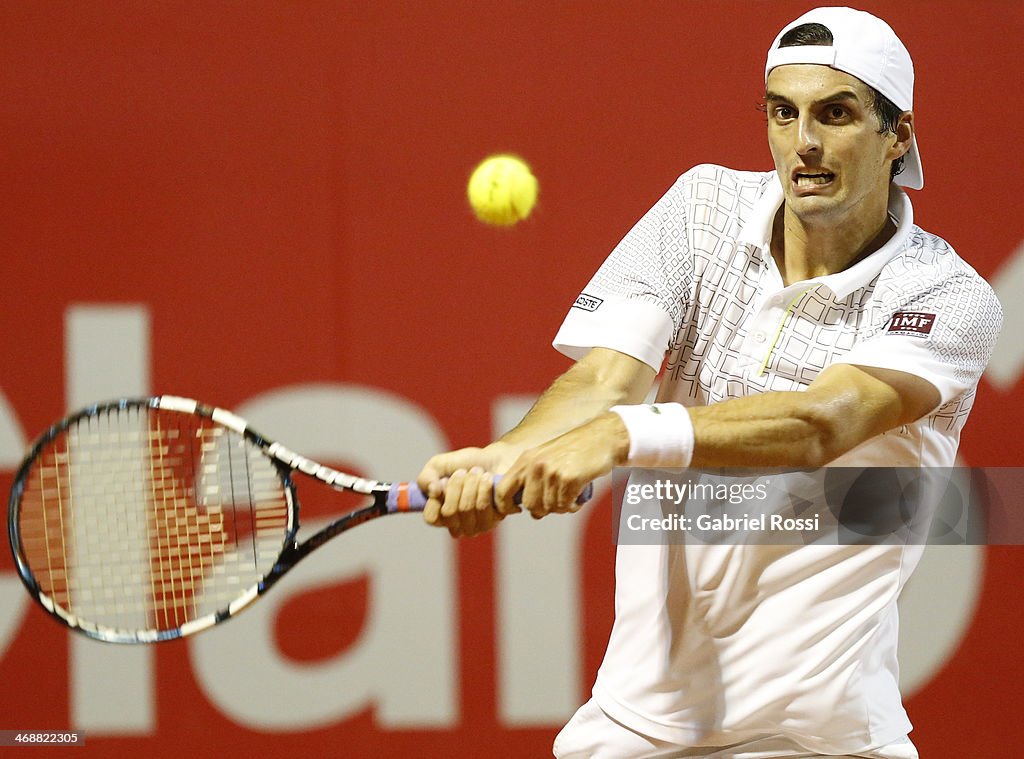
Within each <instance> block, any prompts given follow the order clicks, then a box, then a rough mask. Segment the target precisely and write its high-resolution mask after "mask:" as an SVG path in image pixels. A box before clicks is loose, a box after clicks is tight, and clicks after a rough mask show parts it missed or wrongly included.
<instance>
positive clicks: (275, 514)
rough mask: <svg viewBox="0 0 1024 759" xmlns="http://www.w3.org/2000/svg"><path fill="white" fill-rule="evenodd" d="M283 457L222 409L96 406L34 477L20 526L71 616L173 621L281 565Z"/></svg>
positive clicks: (40, 462)
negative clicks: (218, 419) (279, 464)
mask: <svg viewBox="0 0 1024 759" xmlns="http://www.w3.org/2000/svg"><path fill="white" fill-rule="evenodd" d="M290 508H291V507H290V500H289V496H288V494H287V492H286V489H285V487H284V485H283V483H282V482H281V478H280V475H279V473H278V471H277V468H276V467H275V466H274V464H273V463H272V462H271V461H270V460H269V459H268V458H267V457H266V456H265V455H264V454H263V453H262V452H261V451H260V449H259V448H258V447H257V446H255V445H254V444H252V443H251V442H249V441H248V440H247V439H246V438H245V437H244V436H242V435H240V434H238V433H236V432H234V431H231V430H228V429H226V428H224V427H221V426H218V425H216V424H214V423H213V422H211V421H210V420H207V419H204V418H200V417H194V416H190V415H187V414H180V413H175V412H167V411H159V410H155V409H151V408H148V407H147V408H128V409H117V410H111V411H109V412H104V413H102V414H100V415H97V416H93V417H86V418H83V419H81V420H79V422H77V423H75V424H73V425H72V426H71V427H69V428H68V429H67V430H66V431H65V432H64V433H62V434H60V435H58V436H57V437H56V438H55V439H54V440H52V441H51V443H50V444H49V445H48V446H46V448H45V450H43V451H42V452H41V454H40V455H39V456H38V457H37V459H36V461H35V464H34V468H33V471H32V472H31V476H29V477H27V478H26V480H25V490H24V493H23V495H22V499H21V504H20V511H19V522H20V524H19V526H20V531H21V537H22V552H23V555H24V557H25V561H26V563H27V565H28V566H29V568H30V569H31V571H32V573H33V574H34V576H35V578H36V581H37V582H38V584H39V586H40V589H41V591H42V592H43V593H44V594H45V595H47V596H48V597H49V598H50V600H51V601H52V603H53V604H54V605H55V606H57V607H58V608H59V609H61V610H63V612H64V613H65V614H66V615H67V616H70V617H75V618H77V619H78V620H85V621H87V622H88V623H89V624H91V625H95V626H97V627H105V628H112V629H117V630H161V631H162V630H172V629H174V628H178V627H181V626H182V625H184V624H187V623H189V622H192V621H195V620H197V619H200V618H202V617H205V616H208V615H213V614H216V613H217V612H218V611H221V610H223V609H225V608H227V606H228V605H229V604H230V603H231V602H232V601H233V600H235V599H236V598H238V597H239V596H240V595H241V594H242V593H243V592H244V591H246V590H247V589H248V588H251V587H252V586H254V585H255V584H256V583H258V582H259V580H260V579H261V578H262V577H263V576H264V575H266V574H267V572H269V570H270V568H271V567H272V566H273V565H274V563H275V561H276V559H277V556H278V555H279V553H280V551H281V548H282V545H283V541H284V539H285V537H286V536H287V534H288V531H289V527H290V524H291V517H290Z"/></svg>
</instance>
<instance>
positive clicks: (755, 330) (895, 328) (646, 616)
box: [554, 165, 1002, 754]
mask: <svg viewBox="0 0 1024 759" xmlns="http://www.w3.org/2000/svg"><path fill="white" fill-rule="evenodd" d="M782 200H783V193H782V187H781V185H780V183H779V181H778V178H777V176H776V174H775V173H774V172H769V173H755V172H740V171H733V170H730V169H725V168H722V167H719V166H711V165H703V166H697V167H695V168H694V169H692V170H690V171H689V172H687V173H686V174H684V175H683V176H682V177H680V179H679V180H678V181H677V182H676V184H675V185H673V187H672V188H671V189H670V190H669V191H668V192H667V193H666V194H665V195H664V197H662V198H661V200H659V201H658V202H657V203H656V204H655V205H654V207H653V208H652V209H651V210H650V211H649V212H648V213H647V214H645V215H644V217H643V218H642V219H641V220H640V221H639V222H638V223H637V224H636V226H635V227H634V228H633V229H632V230H631V231H630V232H629V233H628V234H627V235H626V237H625V238H624V239H623V240H622V242H621V243H620V244H619V245H618V246H617V247H616V248H615V250H614V251H613V252H612V254H611V255H610V256H609V258H608V259H607V260H606V261H605V263H604V264H603V265H602V266H601V268H600V269H599V270H598V272H597V273H596V275H595V276H594V278H593V279H592V280H591V282H590V283H589V284H588V285H587V287H586V288H585V290H584V292H583V293H582V294H581V295H580V297H579V298H578V299H577V301H576V303H575V304H574V306H573V308H571V309H570V311H569V314H568V316H567V317H566V319H565V321H564V323H563V324H562V327H561V329H560V330H559V331H558V334H557V336H556V337H555V341H554V344H555V346H556V347H557V348H558V349H559V350H561V351H562V352H564V353H566V354H567V355H569V356H570V357H573V358H580V357H582V355H583V354H585V353H586V352H587V350H589V349H590V348H593V347H604V348H611V349H614V350H617V351H621V352H623V353H626V354H628V355H631V356H634V357H635V358H637V359H639V360H641V361H643V362H645V363H647V364H648V365H650V366H652V367H654V368H655V369H656V370H658V369H661V367H662V364H663V362H664V360H665V356H666V354H667V363H666V364H665V367H664V373H663V375H662V381H661V386H660V389H659V393H658V400H659V401H662V402H678V403H682V404H684V405H687V406H696V405H706V404H710V403H716V402H719V401H723V400H727V399H729V398H738V397H743V396H747V395H752V394H755V393H763V392H768V391H774V390H796V391H799V390H803V389H805V388H806V387H807V385H809V384H810V383H811V382H812V381H813V380H814V379H815V377H817V376H818V374H819V373H820V372H821V371H822V370H823V369H824V368H825V367H827V366H830V365H832V364H836V363H849V364H857V365H862V366H872V367H880V368H887V369H896V370H900V371H905V372H909V373H912V374H915V375H917V376H920V377H923V378H924V379H926V380H928V381H929V382H931V383H932V384H933V385H934V386H935V387H936V388H937V389H938V391H939V394H940V396H941V400H940V403H939V405H938V406H937V407H936V408H935V409H934V410H933V411H932V412H931V413H930V414H929V415H927V416H926V417H924V418H923V419H921V420H919V421H917V422H915V423H914V424H912V425H906V426H904V427H902V428H900V429H896V430H892V431H890V432H888V433H886V434H884V435H880V436H878V437H876V438H874V439H872V440H869V441H867V442H866V443H864V444H862V445H861V446H859V447H857V448H856V449H854V450H852V451H850V452H849V453H847V454H845V455H844V456H842V457H841V458H840V459H837V460H836V461H834V462H833V465H836V466H890V467H897V466H953V464H954V462H955V455H956V449H957V444H958V441H959V434H960V430H961V429H962V428H963V425H964V423H965V421H966V419H967V415H968V413H969V412H970V409H971V405H972V403H973V399H974V395H975V390H976V387H977V383H978V380H979V378H980V376H981V373H982V371H983V370H984V368H985V366H986V364H987V362H988V360H989V357H990V356H991V353H992V349H993V347H994V344H995V340H996V337H997V336H998V332H999V328H1000V326H1001V322H1002V314H1001V309H1000V307H999V303H998V301H997V300H996V298H995V295H994V293H993V292H992V289H991V288H990V287H989V286H988V284H987V283H986V282H985V281H984V280H983V279H982V278H981V277H980V276H978V274H977V273H976V272H975V271H974V270H973V269H972V268H971V267H970V266H968V265H967V264H966V263H965V262H964V261H963V260H962V259H960V258H959V256H957V254H956V253H955V252H954V251H953V249H952V248H951V247H950V246H949V245H948V244H947V243H946V242H945V241H944V240H942V239H940V238H939V237H936V236H935V235H932V234H929V233H928V232H925V231H924V230H922V229H920V228H919V227H917V226H915V225H914V223H913V208H912V206H911V203H910V199H909V198H908V197H907V196H906V194H905V193H904V192H903V191H902V190H901V189H899V188H898V187H896V186H895V185H892V186H891V193H890V201H889V213H890V216H891V217H892V218H893V220H894V221H895V223H896V224H897V231H896V233H895V234H894V235H893V237H892V238H891V239H890V240H889V241H888V242H887V243H886V245H885V246H883V247H882V248H881V249H879V250H878V251H876V252H875V253H873V254H871V255H870V256H868V257H866V258H864V259H863V260H861V261H859V262H858V263H856V264H855V265H854V266H851V267H850V268H849V269H847V270H845V271H842V272H839V273H837V274H832V275H829V276H825V277H818V278H815V279H811V280H807V281H804V282H798V283H794V284H792V285H790V286H788V287H787V286H785V285H784V283H783V281H782V277H781V275H780V273H779V271H778V268H777V267H776V265H775V262H774V259H773V258H772V256H771V253H770V247H769V243H770V239H771V232H772V223H773V220H774V218H775V215H776V212H777V211H778V209H779V207H780V205H781V203H782ZM921 552H922V547H920V546H908V547H893V546H868V547H865V546H838V547H836V546H832V547H829V546H802V547H795V546H681V545H655V546H647V545H643V546H626V545H621V546H619V548H618V553H617V559H616V599H615V608H616V618H615V625H614V627H613V630H612V634H611V639H610V641H609V644H608V650H607V652H606V654H605V659H604V662H603V663H602V666H601V669H600V671H599V673H598V678H597V682H596V684H595V686H594V697H595V698H596V699H597V701H598V703H599V704H600V705H601V707H602V708H603V709H604V710H605V711H606V712H607V713H608V714H610V715H611V716H612V717H614V718H615V719H617V720H619V721H620V722H622V723H624V724H626V725H628V726H629V727H632V728H634V729H636V730H638V731H640V732H643V733H645V734H647V735H650V736H652V737H654V738H658V739H660V740H665V741H670V742H673V743H676V744H679V745H681V746H691V745H692V746H701V745H728V744H731V743H736V742H739V741H741V740H749V739H752V738H755V737H757V736H760V735H766V734H767V735H775V734H780V733H782V734H786V735H788V736H790V737H791V738H793V739H794V740H795V741H797V742H798V743H800V744H802V745H804V746H805V747H806V748H807V749H808V750H810V751H818V752H821V753H837V754H841V753H848V752H856V751H862V750H865V749H868V748H870V747H873V746H878V745H882V744H884V743H887V742H890V741H892V740H895V739H897V738H899V737H901V736H903V735H905V734H906V733H907V732H908V731H909V730H910V727H911V726H910V722H909V720H908V719H907V716H906V713H905V712H904V710H903V707H902V704H901V699H900V694H899V691H898V687H897V682H898V667H897V664H896V643H897V616H896V599H897V597H898V595H899V592H900V590H901V589H902V587H903V585H904V583H905V582H906V580H907V578H908V577H909V575H910V573H911V572H912V571H913V568H914V566H916V564H917V562H918V560H919V558H920V554H921Z"/></svg>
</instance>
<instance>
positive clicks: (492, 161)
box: [466, 155, 538, 227]
mask: <svg viewBox="0 0 1024 759" xmlns="http://www.w3.org/2000/svg"><path fill="white" fill-rule="evenodd" d="M537 190H538V186H537V179H536V177H534V176H533V172H531V171H530V167H529V166H527V165H526V162H525V161H523V160H522V159H521V158H517V157H515V156H512V155H495V156H491V157H490V158H487V159H486V160H484V161H483V162H482V163H481V164H480V165H479V166H477V167H476V169H475V170H474V171H473V174H472V175H471V176H470V178H469V186H468V187H467V188H466V195H467V196H468V197H469V204H470V205H471V206H472V207H473V212H474V213H475V214H476V217H477V218H478V219H480V221H482V222H484V223H485V224H493V225H495V226H499V227H510V226H512V225H513V224H515V223H517V222H519V221H521V220H522V219H525V218H526V217H527V216H529V215H530V211H532V210H533V206H534V204H535V203H536V202H537Z"/></svg>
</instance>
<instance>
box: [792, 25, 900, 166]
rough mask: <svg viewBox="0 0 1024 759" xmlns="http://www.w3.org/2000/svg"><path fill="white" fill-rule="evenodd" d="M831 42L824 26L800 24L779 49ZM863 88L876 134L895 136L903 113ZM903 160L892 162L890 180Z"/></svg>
mask: <svg viewBox="0 0 1024 759" xmlns="http://www.w3.org/2000/svg"><path fill="white" fill-rule="evenodd" d="M833 41H834V38H833V37H832V32H831V31H829V28H828V27H827V26H825V25H824V24H800V26H794V27H793V28H792V29H790V30H789V31H788V32H786V33H785V34H783V35H782V38H781V39H780V40H779V47H796V46H797V45H825V46H831V45H832V42H833ZM865 86H866V87H867V88H868V92H869V94H870V96H871V102H870V103H868V107H869V108H870V109H871V110H872V112H874V114H875V116H876V117H877V118H878V133H879V134H886V133H889V132H891V133H892V134H896V125H897V124H898V123H899V120H900V116H902V115H903V111H902V110H900V108H899V107H898V106H897V105H896V104H895V103H894V102H892V101H891V100H889V98H887V97H886V96H885V95H883V94H882V93H881V92H879V91H878V90H876V89H875V88H874V87H872V86H871V85H870V84H867V83H865ZM903 158H904V156H900V157H899V158H897V159H895V160H894V161H893V162H892V167H891V168H890V170H889V178H890V179H892V178H895V177H896V175H897V174H899V173H900V172H902V171H903Z"/></svg>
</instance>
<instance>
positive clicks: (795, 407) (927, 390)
mask: <svg viewBox="0 0 1024 759" xmlns="http://www.w3.org/2000/svg"><path fill="white" fill-rule="evenodd" d="M936 395H937V391H936V390H935V388H934V387H932V386H931V385H930V384H929V383H927V382H925V381H924V380H921V379H919V378H916V377H913V376H912V375H907V374H904V373H902V372H895V371H888V370H878V369H870V368H855V367H852V366H845V365H837V366H835V367H830V368H829V369H826V370H825V371H824V372H822V374H821V375H820V376H819V378H818V379H817V380H815V382H813V383H812V384H811V386H810V387H808V389H807V390H806V391H803V392H770V393H762V394H758V395H752V396H748V397H744V398H734V399H732V400H727V401H723V402H721V403H716V404H713V405H710V406H702V407H696V408H690V409H687V411H688V413H687V414H686V415H685V416H684V417H682V420H681V421H682V424H680V423H679V417H678V416H677V415H675V416H674V415H673V414H670V413H665V414H661V415H658V416H646V417H645V416H643V415H640V416H639V417H636V415H635V414H634V418H635V419H636V420H637V421H636V422H635V423H634V424H633V430H632V431H633V432H636V431H639V432H640V433H642V434H646V435H647V440H648V441H650V440H653V441H655V445H654V448H653V450H654V452H655V454H656V453H657V449H658V448H659V445H660V448H662V449H664V450H666V451H669V452H670V453H671V450H672V446H673V445H677V444H678V443H679V441H685V445H677V447H678V450H680V451H684V452H685V455H681V456H675V457H673V456H671V455H669V456H667V457H661V458H660V459H659V461H658V466H665V467H674V466H678V467H684V466H693V467H728V466H782V467H794V468H805V467H817V466H823V465H825V464H827V463H828V462H830V461H832V460H834V459H835V458H837V457H839V456H841V455H842V454H844V453H846V452H847V451H849V450H852V449H853V448H855V447H856V446H858V445H860V444H861V443H863V442H865V441H867V440H869V439H870V438H872V437H874V436H876V435H879V434H881V433H882V432H885V431H886V430H889V429H892V428H893V427H896V426H898V425H899V424H908V423H910V422H913V421H914V420H916V419H918V418H920V417H921V416H923V415H924V414H925V413H926V412H927V411H928V410H930V409H931V408H933V407H934V406H935V405H936V403H937V402H938V398H937V397H936ZM676 411H677V412H678V408H677V409H676ZM670 423H672V424H675V425H676V427H677V428H678V429H679V434H678V435H676V436H675V437H673V429H672V428H670V427H669V426H668V425H669V424H670ZM648 428H649V432H646V433H645V430H647V429H648ZM634 437H636V438H637V439H638V440H639V444H638V440H631V444H632V445H631V452H632V451H633V450H635V449H637V448H639V449H641V450H644V449H647V450H648V451H650V450H652V446H651V445H650V444H648V445H646V446H645V445H644V444H643V443H644V442H645V441H644V440H643V439H640V438H641V436H640V435H634ZM659 437H660V438H662V439H663V440H664V443H663V444H659V443H658V440H659ZM631 455H632V453H631ZM650 455H651V454H650V453H648V456H650ZM667 459H672V460H667ZM641 465H642V464H641Z"/></svg>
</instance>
